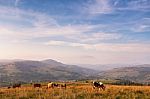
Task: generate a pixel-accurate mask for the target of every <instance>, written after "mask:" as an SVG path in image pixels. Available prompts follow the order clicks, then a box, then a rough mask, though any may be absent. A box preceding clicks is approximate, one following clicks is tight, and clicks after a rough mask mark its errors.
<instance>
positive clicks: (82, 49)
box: [0, 0, 150, 64]
mask: <svg viewBox="0 0 150 99" xmlns="http://www.w3.org/2000/svg"><path fill="white" fill-rule="evenodd" d="M149 5H150V0H0V49H1V50H0V54H1V56H0V59H19V58H21V59H39V60H40V59H46V58H51V59H56V60H58V61H61V62H64V63H69V64H116V63H121V64H133V63H139V64H142V63H150V61H149V60H150V6H149Z"/></svg>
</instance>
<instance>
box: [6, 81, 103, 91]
mask: <svg viewBox="0 0 150 99" xmlns="http://www.w3.org/2000/svg"><path fill="white" fill-rule="evenodd" d="M32 85H33V88H37V87H38V88H41V87H42V85H41V84H39V83H35V84H32ZM20 87H21V84H20V83H19V84H13V85H12V86H9V87H8V89H10V88H20ZM55 87H59V88H67V84H66V83H61V84H60V83H55V82H49V83H48V84H47V87H46V88H47V89H49V88H55ZM93 88H94V89H95V88H98V89H99V90H100V89H103V90H105V88H106V87H105V86H104V84H103V83H102V82H95V81H93Z"/></svg>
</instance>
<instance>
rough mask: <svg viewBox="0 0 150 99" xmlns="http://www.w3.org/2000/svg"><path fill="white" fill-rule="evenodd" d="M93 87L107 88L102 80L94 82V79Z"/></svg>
mask: <svg viewBox="0 0 150 99" xmlns="http://www.w3.org/2000/svg"><path fill="white" fill-rule="evenodd" d="M93 88H94V89H95V88H99V90H100V89H103V90H105V88H106V87H105V86H104V84H103V83H102V82H94V81H93Z"/></svg>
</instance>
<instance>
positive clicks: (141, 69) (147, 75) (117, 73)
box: [99, 65, 150, 82]
mask: <svg viewBox="0 0 150 99" xmlns="http://www.w3.org/2000/svg"><path fill="white" fill-rule="evenodd" d="M99 75H100V77H101V78H109V79H125V80H130V81H134V82H150V65H138V66H134V67H120V68H115V69H112V70H108V71H105V72H102V73H100V74H99Z"/></svg>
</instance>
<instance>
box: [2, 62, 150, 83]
mask: <svg viewBox="0 0 150 99" xmlns="http://www.w3.org/2000/svg"><path fill="white" fill-rule="evenodd" d="M96 68H97V66H96ZM96 68H95V70H94V67H93V68H92V67H91V69H87V68H85V67H80V66H77V65H67V64H63V63H61V62H57V61H55V60H52V59H47V60H42V61H35V60H34V61H33V60H12V61H4V62H3V61H1V62H0V83H2V82H4V83H5V82H16V81H22V82H30V81H35V82H36V81H50V80H79V79H125V80H130V81H134V82H140V83H143V82H150V64H143V65H133V66H132V65H130V66H129V67H121V66H117V68H114V69H109V70H108V69H107V68H106V69H104V70H103V71H96ZM99 68H101V66H100V67H99ZM97 70H98V69H97Z"/></svg>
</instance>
